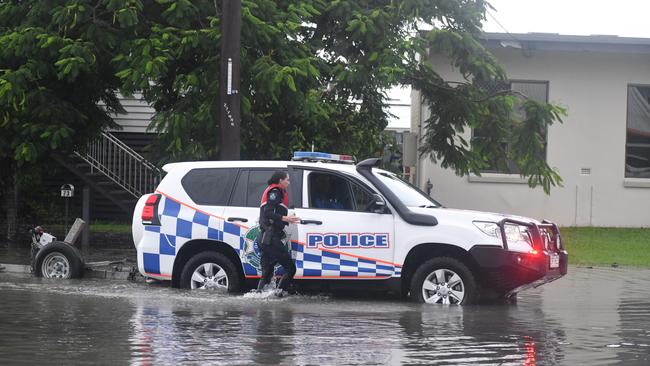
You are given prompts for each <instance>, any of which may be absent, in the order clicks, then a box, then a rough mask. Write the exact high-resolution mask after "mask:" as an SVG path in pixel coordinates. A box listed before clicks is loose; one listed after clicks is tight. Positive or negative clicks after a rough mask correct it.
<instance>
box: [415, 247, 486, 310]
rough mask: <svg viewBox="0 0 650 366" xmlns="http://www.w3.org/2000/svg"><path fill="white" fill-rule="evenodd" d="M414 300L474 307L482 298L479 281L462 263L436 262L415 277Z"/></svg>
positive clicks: (441, 259)
mask: <svg viewBox="0 0 650 366" xmlns="http://www.w3.org/2000/svg"><path fill="white" fill-rule="evenodd" d="M410 297H411V299H412V300H413V301H415V302H419V303H427V304H448V305H468V304H473V303H475V302H476V300H477V298H478V294H477V289H476V280H475V279H474V275H473V274H472V272H471V271H470V270H469V268H467V266H466V265H465V264H463V263H462V262H460V261H459V260H457V259H454V258H450V257H439V258H432V259H429V260H428V261H426V262H424V263H423V264H421V265H420V267H418V269H417V270H416V271H415V273H414V274H413V278H412V280H411V286H410Z"/></svg>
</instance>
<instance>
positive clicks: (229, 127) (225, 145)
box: [219, 0, 241, 160]
mask: <svg viewBox="0 0 650 366" xmlns="http://www.w3.org/2000/svg"><path fill="white" fill-rule="evenodd" d="M240 42H241V0H223V7H222V13H221V68H220V73H219V126H220V127H221V144H220V146H219V147H220V149H219V151H220V157H221V160H239V158H240V124H241V111H240V93H239V69H240V59H239V50H240Z"/></svg>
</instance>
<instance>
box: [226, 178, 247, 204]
mask: <svg viewBox="0 0 650 366" xmlns="http://www.w3.org/2000/svg"><path fill="white" fill-rule="evenodd" d="M247 190H248V170H245V169H242V170H240V172H239V177H237V183H235V188H234V189H233V191H232V196H231V197H230V205H229V206H232V207H245V206H246V191H247Z"/></svg>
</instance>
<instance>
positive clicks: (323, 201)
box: [309, 172, 354, 211]
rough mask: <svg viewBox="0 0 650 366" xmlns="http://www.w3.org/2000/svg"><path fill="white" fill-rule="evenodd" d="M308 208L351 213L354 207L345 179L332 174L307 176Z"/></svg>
mask: <svg viewBox="0 0 650 366" xmlns="http://www.w3.org/2000/svg"><path fill="white" fill-rule="evenodd" d="M309 207H310V208H322V209H329V210H343V211H353V210H354V205H353V200H352V195H351V191H350V183H349V182H348V180H347V179H344V178H342V177H339V176H337V175H333V174H327V173H320V172H312V173H310V174H309Z"/></svg>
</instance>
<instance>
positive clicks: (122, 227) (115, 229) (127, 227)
mask: <svg viewBox="0 0 650 366" xmlns="http://www.w3.org/2000/svg"><path fill="white" fill-rule="evenodd" d="M90 231H92V232H95V233H130V232H131V224H114V223H106V222H95V223H92V224H91V225H90Z"/></svg>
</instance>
